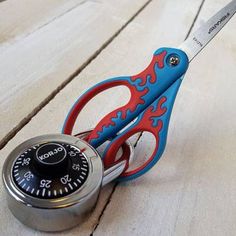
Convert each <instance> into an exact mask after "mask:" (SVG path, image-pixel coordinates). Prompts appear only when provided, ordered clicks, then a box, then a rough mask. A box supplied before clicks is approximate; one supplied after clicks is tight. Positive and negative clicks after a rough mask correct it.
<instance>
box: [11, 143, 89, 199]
mask: <svg viewBox="0 0 236 236" xmlns="http://www.w3.org/2000/svg"><path fill="white" fill-rule="evenodd" d="M88 173H89V165H88V161H87V159H86V156H85V155H84V154H83V153H82V152H81V150H79V149H78V148H77V147H75V146H73V145H71V144H68V143H62V142H47V143H41V144H37V145H34V146H32V147H30V148H28V149H27V150H25V151H24V152H23V153H21V154H20V155H19V156H18V157H17V159H16V160H15V162H14V164H13V168H12V176H13V180H14V182H15V184H16V185H17V187H18V188H19V189H21V191H23V192H24V193H26V194H28V195H30V196H33V197H37V198H43V199H53V198H58V197H63V196H66V195H68V194H70V193H73V192H74V191H76V190H78V189H80V188H81V186H82V185H83V184H84V183H85V181H86V179H87V177H88Z"/></svg>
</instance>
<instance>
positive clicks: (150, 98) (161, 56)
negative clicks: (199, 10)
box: [62, 48, 188, 178]
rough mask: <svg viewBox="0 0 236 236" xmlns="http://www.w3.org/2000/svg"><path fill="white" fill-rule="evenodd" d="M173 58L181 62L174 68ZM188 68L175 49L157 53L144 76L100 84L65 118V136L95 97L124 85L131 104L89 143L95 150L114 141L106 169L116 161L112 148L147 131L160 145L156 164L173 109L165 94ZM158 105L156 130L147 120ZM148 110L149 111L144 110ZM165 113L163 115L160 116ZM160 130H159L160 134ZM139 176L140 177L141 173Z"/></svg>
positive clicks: (108, 120)
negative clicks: (105, 143) (160, 135)
mask: <svg viewBox="0 0 236 236" xmlns="http://www.w3.org/2000/svg"><path fill="white" fill-rule="evenodd" d="M172 56H177V57H178V59H179V63H178V65H176V66H172V65H171V64H170V63H169V59H170V58H171V57H172ZM187 68H188V58H187V55H186V54H185V53H184V52H183V51H181V50H179V49H174V48H161V49H158V50H157V51H156V52H155V53H154V55H153V58H152V61H151V63H150V64H149V66H148V67H147V68H146V69H145V70H144V71H143V72H141V73H139V74H137V75H135V76H125V77H117V78H112V79H108V80H106V81H104V82H101V83H99V84H97V85H95V86H93V87H92V88H91V89H89V90H88V91H87V92H85V93H84V94H83V95H82V96H81V97H80V98H79V99H78V100H77V101H76V102H75V104H74V105H73V107H72V109H71V110H70V112H69V114H68V116H67V118H66V121H65V123H64V127H63V130H62V132H63V133H65V134H71V133H72V129H73V126H74V124H75V121H76V119H77V117H78V115H79V113H80V112H81V110H82V109H83V108H84V106H85V105H86V104H87V103H88V101H90V100H91V99H92V98H93V97H95V96H96V95H97V94H99V93H101V92H102V91H104V90H106V89H109V88H112V87H116V86H120V85H124V86H126V87H128V89H129V90H130V93H131V97H130V100H129V102H128V103H127V104H126V105H124V106H122V107H119V108H117V109H116V110H114V111H112V112H110V113H109V114H107V115H106V116H105V117H104V118H103V119H102V120H101V121H100V122H99V123H98V124H97V126H96V127H95V128H94V130H93V131H92V132H91V134H90V135H89V137H88V139H87V140H88V142H89V143H90V144H91V145H92V146H93V147H95V148H96V147H98V146H99V145H101V144H102V143H104V142H105V141H106V140H108V139H110V140H112V139H113V138H114V140H113V141H112V142H111V143H110V145H109V146H108V149H107V151H106V155H105V159H104V161H105V165H110V164H111V163H112V162H113V161H114V160H111V161H110V160H109V158H108V156H111V155H110V154H109V153H110V152H111V151H109V148H110V149H111V150H113V149H114V150H115V149H117V148H118V147H120V145H118V144H120V143H123V142H124V141H125V140H126V139H127V138H128V137H130V136H132V134H134V133H136V132H138V130H139V131H145V130H146V131H149V132H151V133H153V134H154V136H155V138H156V143H157V145H156V149H155V151H154V153H153V155H152V156H153V157H151V159H152V160H153V159H154V160H156V159H155V158H154V156H156V154H157V153H159V151H158V150H161V148H160V138H159V133H160V132H161V130H164V128H163V125H164V123H165V122H164V123H163V121H165V119H167V117H168V115H167V114H169V115H170V113H169V112H168V110H171V109H172V106H173V103H172V105H171V106H170V105H168V106H167V105H164V104H169V100H171V99H170V98H169V97H168V98H167V97H166V96H164V97H163V95H164V94H165V92H167V90H168V89H169V88H170V87H172V85H173V87H175V86H174V84H175V81H180V80H179V78H181V77H182V76H183V75H184V74H185V72H186V70H187ZM168 91H169V90H168ZM172 93H173V92H172ZM172 93H171V94H172ZM176 93H177V91H176ZM168 94H169V93H168ZM173 94H174V95H173ZM173 94H172V95H171V96H174V98H175V95H176V94H175V93H173ZM169 96H170V95H169ZM165 99H168V100H165ZM172 100H173V99H172ZM172 100H171V101H172ZM173 102H174V100H173ZM152 103H153V104H152ZM155 103H158V104H159V105H158V104H156V106H157V108H158V109H157V110H156V111H155V112H157V113H158V114H159V112H160V114H159V116H157V117H159V121H158V122H156V126H154V127H153V126H152V125H151V124H153V122H150V120H149V118H150V117H149V118H148V116H149V115H151V113H153V112H152V111H153V109H154V108H153V107H154V106H155ZM151 104H152V105H151ZM160 104H162V105H160ZM150 105H151V106H150ZM149 106H150V107H149ZM162 106H164V107H162ZM151 107H152V108H151ZM146 108H147V110H145V109H146ZM150 109H152V110H150ZM144 110H145V111H144ZM154 110H155V109H154ZM164 110H165V112H164ZM155 112H154V113H155ZM162 112H164V113H163V114H161V113H162ZM165 114H166V115H165ZM139 115H140V116H139ZM138 116H139V118H138V120H137V121H136V122H135V124H136V125H135V126H133V125H132V126H131V127H132V128H131V127H129V129H128V130H126V131H125V133H123V134H122V135H121V136H120V135H118V136H117V137H116V135H117V133H118V132H119V131H120V130H122V129H123V128H124V127H125V126H126V125H128V124H129V123H130V122H131V121H132V120H134V119H135V118H136V117H138ZM161 117H162V118H163V119H164V120H161V119H160V118H161ZM150 119H151V118H150ZM168 119H169V118H168ZM168 119H167V120H168ZM138 121H139V122H138ZM137 122H138V123H137ZM154 123H155V122H154ZM167 123H168V122H167ZM167 126H168V124H167ZM160 127H161V128H160ZM167 128H168V127H167ZM167 128H166V131H167ZM158 129H160V130H159V131H158ZM115 137H116V138H115ZM163 150H164V149H163ZM152 163H153V162H152ZM148 164H149V163H147V164H146V165H145V166H147V165H148ZM141 169H143V168H141ZM138 172H139V173H141V172H140V171H138ZM125 175H127V176H125ZM130 175H134V173H133V174H132V173H131V174H130ZM130 175H129V174H127V173H126V174H124V176H123V177H122V178H125V177H127V178H128V176H130Z"/></svg>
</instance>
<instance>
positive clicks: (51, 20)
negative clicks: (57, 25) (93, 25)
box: [21, 0, 93, 39]
mask: <svg viewBox="0 0 236 236" xmlns="http://www.w3.org/2000/svg"><path fill="white" fill-rule="evenodd" d="M88 1H93V0H84V1H82V2H80V3H78V4H76V5H75V6H73V7H71V8H69V9H68V10H66V11H65V12H63V13H61V14H60V15H57V16H55V17H54V18H52V19H50V20H49V21H48V22H46V23H44V24H42V25H40V26H39V27H37V28H36V29H34V30H33V31H31V32H29V33H28V34H25V35H23V37H22V38H21V39H24V38H27V37H29V36H30V35H31V34H33V33H35V32H36V31H38V30H40V29H41V28H43V27H45V26H47V25H49V24H51V23H52V22H53V21H55V20H57V19H58V18H60V17H62V16H64V15H65V14H67V13H69V12H71V11H73V10H74V9H76V8H77V7H78V6H81V5H83V4H84V3H86V2H88Z"/></svg>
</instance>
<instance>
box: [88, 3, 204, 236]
mask: <svg viewBox="0 0 236 236" xmlns="http://www.w3.org/2000/svg"><path fill="white" fill-rule="evenodd" d="M204 2H205V0H202V2H201V4H200V5H199V8H198V10H197V13H196V15H195V17H194V19H193V22H192V24H191V26H190V28H189V30H188V33H187V35H186V37H185V39H187V38H188V36H189V35H190V33H191V31H192V29H193V27H194V25H195V22H196V21H197V19H198V16H199V14H200V12H201V10H202V7H203V5H204ZM185 39H184V40H185ZM142 135H143V132H140V134H139V136H138V138H137V140H136V142H135V143H134V144H133V145H134V149H135V148H136V147H137V145H138V142H139V141H140V140H141V137H142ZM118 185H119V182H117V183H115V185H114V186H113V187H112V191H111V193H110V195H109V197H108V200H107V202H106V204H105V205H104V207H103V209H102V211H101V214H100V215H99V217H98V221H97V223H96V225H95V226H94V229H93V230H92V233H91V234H90V236H93V234H94V233H95V231H96V229H97V227H98V226H99V224H100V221H101V218H102V216H103V215H104V214H105V211H106V209H107V207H108V206H109V203H110V202H111V200H112V197H113V194H114V193H115V191H116V189H117V186H118Z"/></svg>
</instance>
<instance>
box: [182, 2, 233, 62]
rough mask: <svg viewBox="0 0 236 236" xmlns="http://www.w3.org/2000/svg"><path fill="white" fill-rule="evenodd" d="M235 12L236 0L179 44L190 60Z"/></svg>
mask: <svg viewBox="0 0 236 236" xmlns="http://www.w3.org/2000/svg"><path fill="white" fill-rule="evenodd" d="M235 12H236V0H233V1H231V2H230V3H229V4H227V5H226V6H225V7H224V8H222V9H221V10H220V11H218V12H217V13H216V14H215V15H214V16H212V17H211V18H210V19H209V20H208V21H207V22H206V23H205V24H204V25H203V26H201V27H200V28H199V29H197V30H196V31H195V32H194V33H193V34H191V36H190V37H188V38H187V39H186V40H185V41H184V42H183V43H182V44H181V45H180V46H179V48H180V49H181V50H183V51H184V52H185V53H186V54H187V56H188V58H189V61H191V60H192V59H193V58H194V57H195V56H196V55H197V54H198V53H199V52H200V51H201V50H202V49H203V48H204V47H205V46H206V45H207V44H208V43H209V42H210V41H211V40H212V39H213V38H214V37H215V35H216V34H217V33H218V32H219V31H220V30H221V29H222V28H223V27H224V25H225V24H226V23H227V22H228V21H229V20H230V18H231V17H232V16H233V15H234V13H235Z"/></svg>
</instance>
